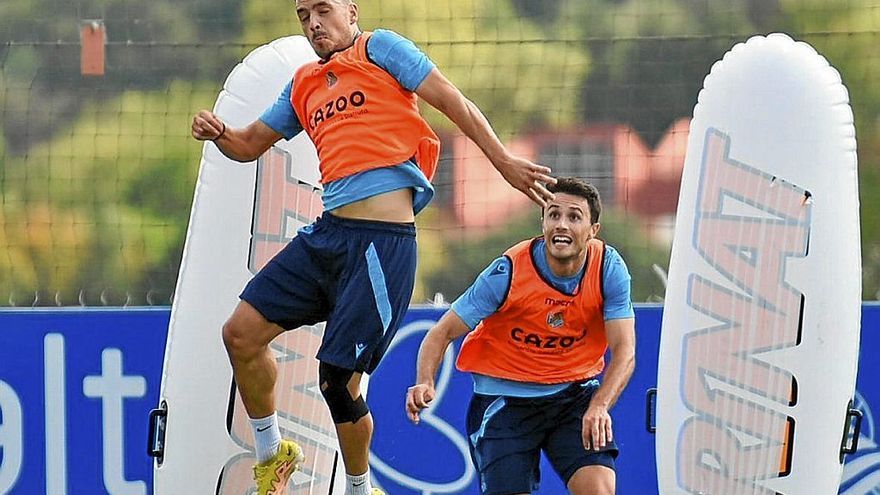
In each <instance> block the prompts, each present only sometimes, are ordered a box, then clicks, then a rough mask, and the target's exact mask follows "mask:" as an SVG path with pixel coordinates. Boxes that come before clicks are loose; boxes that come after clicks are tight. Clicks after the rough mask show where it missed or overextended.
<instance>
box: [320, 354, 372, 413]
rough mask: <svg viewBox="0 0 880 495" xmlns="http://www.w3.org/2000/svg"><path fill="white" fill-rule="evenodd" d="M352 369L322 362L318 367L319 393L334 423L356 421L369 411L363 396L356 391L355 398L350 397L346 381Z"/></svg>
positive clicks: (352, 373)
mask: <svg viewBox="0 0 880 495" xmlns="http://www.w3.org/2000/svg"><path fill="white" fill-rule="evenodd" d="M352 375H354V371H352V370H347V369H344V368H340V367H338V366H333V365H332V364H327V363H324V362H322V363H321V364H320V366H319V367H318V377H319V382H320V384H321V395H323V396H324V400H325V401H326V402H327V407H328V408H329V409H330V416H331V417H332V418H333V422H334V423H336V424H342V423H357V421H358V420H359V419H361V418H363V417H364V416H366V415H367V414H369V412H370V408H369V407H367V403H366V401H364V396H363V395H361V394H360V393H358V395H357V398H352V397H351V392H349V391H348V382H349V380H351V377H352Z"/></svg>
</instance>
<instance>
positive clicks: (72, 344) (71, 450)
mask: <svg viewBox="0 0 880 495" xmlns="http://www.w3.org/2000/svg"><path fill="white" fill-rule="evenodd" d="M168 317H169V312H168V310H167V308H163V309H158V310H149V309H144V310H140V309H137V310H135V309H124V310H113V311H106V310H83V309H76V310H74V309H71V310H54V311H42V310H11V311H10V310H7V311H3V312H0V494H4V495H5V494H11V495H42V494H46V495H50V494H51V495H79V494H86V493H87V494H90V495H103V494H109V495H122V494H125V495H147V494H148V493H152V491H153V489H152V463H151V460H150V458H149V457H148V456H147V452H146V439H147V421H146V414H147V413H148V412H149V410H150V409H151V408H153V407H155V405H156V400H157V398H158V396H159V384H160V380H161V372H162V355H163V353H164V351H165V332H166V329H167V327H168Z"/></svg>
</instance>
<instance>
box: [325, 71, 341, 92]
mask: <svg viewBox="0 0 880 495" xmlns="http://www.w3.org/2000/svg"><path fill="white" fill-rule="evenodd" d="M337 81H339V78H338V77H336V74H334V73H333V71H328V72H327V87H328V88H332V87H333V85H334V84H336V82H337Z"/></svg>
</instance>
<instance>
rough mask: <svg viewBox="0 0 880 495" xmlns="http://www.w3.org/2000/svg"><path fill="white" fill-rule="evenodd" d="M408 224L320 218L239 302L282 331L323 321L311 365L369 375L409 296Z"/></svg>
mask: <svg viewBox="0 0 880 495" xmlns="http://www.w3.org/2000/svg"><path fill="white" fill-rule="evenodd" d="M415 272H416V230H415V225H413V224H399V223H388V222H377V221H370V220H352V219H346V218H339V217H335V216H333V215H332V214H329V213H325V214H324V215H323V216H321V217H320V218H318V219H317V220H316V221H315V223H313V224H311V225H308V226H306V227H303V228H302V229H300V231H299V233H298V234H297V236H296V237H294V238H293V240H291V241H290V243H288V244H287V246H285V247H284V249H282V250H281V251H280V252H279V253H278V254H277V255H275V257H274V258H272V260H270V261H269V262H268V263H267V264H266V266H264V267H263V269H262V270H260V272H259V273H257V275H256V276H254V278H253V279H251V281H250V282H248V284H247V286H246V287H245V288H244V291H243V292H242V294H241V296H240V297H241V299H242V300H244V301H247V302H248V303H249V304H250V305H251V306H253V307H254V308H256V310H257V311H259V312H260V313H261V314H262V315H263V316H264V317H265V318H266V319H267V320H269V321H271V322H272V323H275V324H277V325H280V326H281V327H283V328H285V329H288V330H289V329H292V328H296V327H300V326H303V325H314V324H315V323H318V322H321V321H326V322H327V325H326V327H325V329H324V337H323V340H322V342H321V347H320V348H319V349H318V355H317V358H318V359H319V360H320V361H322V362H325V363H329V364H332V365H334V366H338V367H340V368H345V369H349V370H355V371H363V372H367V373H370V372H372V371H373V370H374V369H376V366H377V365H378V364H379V360H380V359H382V356H383V355H384V354H385V351H386V350H387V349H388V345H389V344H390V343H391V339H392V338H394V334H395V333H396V332H397V327H398V326H399V325H400V321H401V319H402V318H403V315H404V313H405V312H406V308H407V306H408V305H409V301H410V298H411V297H412V291H413V283H414V281H415Z"/></svg>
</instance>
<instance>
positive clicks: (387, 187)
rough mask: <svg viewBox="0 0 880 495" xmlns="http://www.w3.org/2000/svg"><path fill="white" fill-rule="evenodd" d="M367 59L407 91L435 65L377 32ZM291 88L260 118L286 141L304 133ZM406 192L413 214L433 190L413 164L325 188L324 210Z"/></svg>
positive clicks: (396, 37)
mask: <svg viewBox="0 0 880 495" xmlns="http://www.w3.org/2000/svg"><path fill="white" fill-rule="evenodd" d="M367 56H368V57H369V58H370V60H372V61H373V63H375V64H376V65H378V66H379V67H381V68H383V69H385V70H386V71H387V72H388V73H389V74H391V75H392V76H393V77H394V78H395V79H397V82H399V83H400V85H401V86H402V87H404V88H406V89H408V90H410V91H415V90H416V89H417V88H418V87H419V85H421V84H422V82H423V81H424V80H425V78H426V77H428V74H429V73H430V72H431V71H432V70H433V69H434V67H435V65H434V62H432V61H431V60H430V59H429V58H428V56H427V55H425V54H424V53H423V52H422V51H421V50H419V49H418V47H416V45H415V44H414V43H413V42H412V41H410V40H408V39H406V38H404V37H403V36H401V35H399V34H397V33H395V32H394V31H388V30H386V29H377V30H375V31H374V32H373V35H372V36H370V39H369V40H368V41H367ZM292 85H293V80H291V81H290V82H288V83H287V85H286V86H284V89H283V90H282V91H281V94H280V95H278V99H277V100H275V103H274V104H273V105H272V106H271V107H269V108H268V109H267V110H266V111H265V112H263V115H261V116H260V120H261V121H263V123H265V124H266V125H267V126H269V127H270V128H272V129H273V130H274V131H275V132H277V133H278V134H281V135H282V136H284V138H285V139H291V138H292V137H294V136H296V135H297V134H299V133H300V132H302V131H303V126H302V123H300V121H299V119H298V118H297V116H296V112H295V111H294V110H293V105H291V103H290V92H291V87H292ZM406 188H412V190H413V212H414V213H418V212H420V211H422V209H423V208H424V207H425V206H427V205H428V203H430V202H431V199H432V198H433V197H434V186H432V185H431V182H430V181H429V180H428V178H427V177H425V174H424V173H422V170H421V169H420V168H419V167H418V165H416V163H415V162H414V161H412V160H407V161H405V162H403V163H400V164H397V165H393V166H390V167H382V168H377V169H373V170H367V171H366V172H360V173H357V174H354V175H350V176H348V177H343V178H341V179H337V180H335V181H333V182H329V183H327V184H324V194H323V201H324V209H325V210H327V211H330V210H335V209H336V208H339V207H340V206H345V205H347V204H350V203H354V202H355V201H360V200H362V199H366V198H369V197H371V196H376V195H378V194H383V193H387V192H390V191H396V190H398V189H406Z"/></svg>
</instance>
